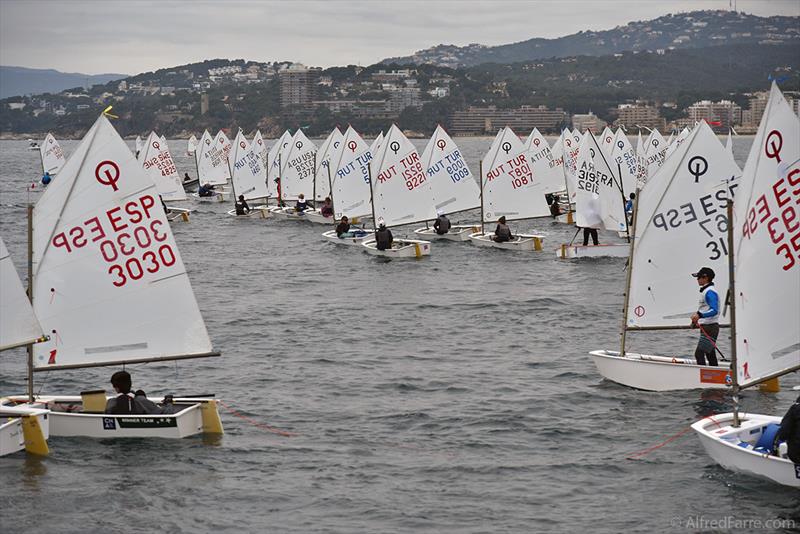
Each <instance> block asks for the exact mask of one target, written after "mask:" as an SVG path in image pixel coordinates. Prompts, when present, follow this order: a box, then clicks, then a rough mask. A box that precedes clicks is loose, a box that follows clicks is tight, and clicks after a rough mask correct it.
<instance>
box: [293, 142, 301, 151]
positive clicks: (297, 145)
mask: <svg viewBox="0 0 800 534" xmlns="http://www.w3.org/2000/svg"><path fill="white" fill-rule="evenodd" d="M294 146H296V147H297V150H300V149H301V148H303V142H302V141H298V142H296V143H295V144H294Z"/></svg>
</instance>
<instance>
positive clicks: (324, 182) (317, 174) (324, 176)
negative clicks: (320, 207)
mask: <svg viewBox="0 0 800 534" xmlns="http://www.w3.org/2000/svg"><path fill="white" fill-rule="evenodd" d="M342 139H344V135H342V132H341V130H339V128H338V127H337V128H334V129H333V131H332V132H331V133H330V134H328V137H327V138H326V139H325V141H324V142H323V143H322V146H320V147H319V150H318V151H317V165H316V169H314V180H315V184H316V185H315V187H314V188H315V189H316V192H317V193H316V198H315V200H325V197H327V196H329V195H330V194H331V187H330V186H331V183H333V171H332V170H330V163H331V158H332V157H333V155H334V154H335V153H336V152H337V151H338V150H339V146H341V144H342Z"/></svg>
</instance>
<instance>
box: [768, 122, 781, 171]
mask: <svg viewBox="0 0 800 534" xmlns="http://www.w3.org/2000/svg"><path fill="white" fill-rule="evenodd" d="M782 148H783V136H782V135H781V133H780V132H779V131H778V130H772V131H771V132H770V133H769V135H768V136H767V141H766V143H764V154H766V155H767V157H768V158H769V159H776V160H778V163H780V162H781V149H782ZM770 149H771V151H770Z"/></svg>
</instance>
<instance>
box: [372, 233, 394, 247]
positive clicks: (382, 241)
mask: <svg viewBox="0 0 800 534" xmlns="http://www.w3.org/2000/svg"><path fill="white" fill-rule="evenodd" d="M375 243H376V248H377V249H378V250H387V249H390V248H392V232H391V231H390V230H389V229H388V228H383V229H379V230H378V231H376V232H375Z"/></svg>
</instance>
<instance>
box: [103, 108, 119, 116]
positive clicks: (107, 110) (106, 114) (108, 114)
mask: <svg viewBox="0 0 800 534" xmlns="http://www.w3.org/2000/svg"><path fill="white" fill-rule="evenodd" d="M113 108H114V106H108V107H107V108H106V109H104V110H103V115H105V116H106V117H110V118H112V119H118V118H119V117H118V116H116V115H113V114H112V113H111V110H112V109H113Z"/></svg>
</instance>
